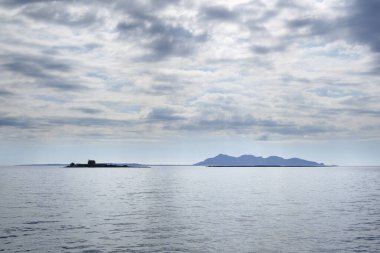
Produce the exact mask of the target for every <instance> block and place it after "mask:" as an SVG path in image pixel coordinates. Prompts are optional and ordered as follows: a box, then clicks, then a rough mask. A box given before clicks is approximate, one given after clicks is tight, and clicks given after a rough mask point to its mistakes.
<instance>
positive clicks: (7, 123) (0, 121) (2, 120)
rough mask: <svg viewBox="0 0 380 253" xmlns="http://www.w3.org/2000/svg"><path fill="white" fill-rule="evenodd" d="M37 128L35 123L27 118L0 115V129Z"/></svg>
mask: <svg viewBox="0 0 380 253" xmlns="http://www.w3.org/2000/svg"><path fill="white" fill-rule="evenodd" d="M36 126H37V122H34V121H33V120H30V119H29V118H22V117H10V116H4V115H0V128H2V127H14V128H20V129H28V128H34V127H36Z"/></svg>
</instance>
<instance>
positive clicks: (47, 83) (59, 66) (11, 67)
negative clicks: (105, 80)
mask: <svg viewBox="0 0 380 253" xmlns="http://www.w3.org/2000/svg"><path fill="white" fill-rule="evenodd" d="M3 59H4V61H5V63H3V64H2V65H0V67H2V68H3V69H4V70H7V71H9V72H11V73H12V74H13V76H14V75H21V76H24V77H27V78H30V80H33V81H34V84H35V85H36V86H38V87H43V88H52V89H57V90H61V91H76V90H84V89H85V88H86V87H85V86H84V85H82V84H78V83H75V82H73V81H71V80H69V79H68V78H67V77H66V76H67V74H68V73H70V72H72V71H73V68H72V65H71V64H70V63H68V62H66V61H64V60H59V59H57V58H52V57H45V56H33V55H20V54H12V55H3Z"/></svg>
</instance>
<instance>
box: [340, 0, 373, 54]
mask: <svg viewBox="0 0 380 253" xmlns="http://www.w3.org/2000/svg"><path fill="white" fill-rule="evenodd" d="M348 12H349V15H348V16H347V18H346V20H345V21H346V25H347V26H348V27H349V29H350V32H351V33H350V35H351V38H352V39H353V40H355V41H357V42H359V43H362V44H365V45H367V46H368V47H369V48H370V49H371V50H372V51H373V52H377V53H379V52H380V17H379V13H380V2H379V1H377V0H364V1H363V0H354V1H353V2H352V5H349V10H348Z"/></svg>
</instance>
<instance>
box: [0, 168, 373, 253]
mask: <svg viewBox="0 0 380 253" xmlns="http://www.w3.org/2000/svg"><path fill="white" fill-rule="evenodd" d="M0 252H82V253H85V252H86V253H90V252H93V253H95V252H380V167H320V168H311V167H308V168H301V167H292V168H287V167H273V168H272V167H265V168H263V167H261V168H259V167H255V168H247V167H236V168H233V167H231V168H215V167H214V168H210V167H195V166H194V167H193V166H153V167H150V168H64V167H59V166H28V167H22V166H11V167H0Z"/></svg>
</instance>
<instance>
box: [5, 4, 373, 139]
mask: <svg viewBox="0 0 380 253" xmlns="http://www.w3.org/2000/svg"><path fill="white" fill-rule="evenodd" d="M377 8H378V4H377V2H376V1H370V0H368V1H359V0H356V1H355V0H353V1H350V2H344V3H343V2H341V1H248V2H242V1H229V2H228V3H227V2H223V1H217V2H213V3H206V2H202V1H193V0H191V1H180V0H172V1H166V0H142V1H132V0H126V1H121V0H116V1H112V3H110V2H107V1H98V0H84V1H42V0H40V1H23V0H15V1H1V2H0V11H1V14H2V15H1V18H0V19H1V22H0V38H1V39H0V51H1V52H2V54H1V57H0V59H1V60H0V71H1V73H2V75H3V76H2V77H3V78H2V80H0V87H1V89H0V97H1V101H2V107H1V108H0V115H6V116H3V121H2V122H3V123H2V124H3V128H2V130H3V132H5V133H11V132H12V131H14V133H15V135H17V134H18V133H17V131H16V130H19V132H23V131H24V130H27V129H28V128H26V127H34V129H36V131H33V134H35V135H36V136H38V135H39V134H41V132H43V131H48V132H49V133H51V135H52V136H58V137H59V136H63V135H64V134H67V135H70V134H71V135H72V136H76V135H78V134H80V135H86V134H88V135H94V134H95V133H96V132H101V133H104V136H105V137H104V138H108V137H109V138H111V137H112V136H116V135H117V136H119V134H118V133H119V132H123V129H124V130H125V129H128V131H134V132H137V133H145V135H146V136H148V137H146V138H149V136H150V137H154V136H161V134H162V133H163V132H164V133H168V135H172V136H178V135H187V134H189V135H191V136H196V135H198V134H200V133H203V134H204V133H206V134H207V136H210V138H211V136H214V137H215V138H218V136H220V135H221V134H225V135H231V136H237V135H239V136H241V135H243V136H247V137H248V136H249V137H253V138H252V139H260V138H264V137H265V138H264V139H268V140H274V139H276V138H278V139H293V138H304V136H311V138H314V139H320V138H327V139H328V138H330V139H331V138H335V137H336V136H338V135H339V136H344V135H346V136H355V137H358V138H360V137H362V136H365V137H368V136H372V137H380V134H379V133H378V132H376V130H371V131H370V132H360V131H359V130H358V129H364V127H365V126H366V125H368V126H369V125H371V126H372V125H376V124H377V123H379V124H380V121H379V119H378V116H377V115H378V113H377V112H378V109H379V106H378V102H377V99H376V98H377V94H379V92H380V90H379V87H378V85H377V84H378V80H377V78H378V77H377V76H376V75H363V74H368V73H374V74H376V73H380V71H378V70H380V67H379V66H380V64H379V62H380V61H379V60H378V58H377V57H378V53H379V50H380V49H379V46H378V45H379V43H378V36H376V35H377V34H378V28H377V27H378V21H379V18H377V16H376V10H377ZM347 83H350V84H352V85H350V86H349V87H348V86H347V85H345V84H347ZM15 95H17V96H15ZM14 98H17V99H14ZM14 115H18V116H17V117H19V118H15V116H14ZM11 116H12V117H11ZM352 117H355V118H356V119H357V120H355V121H354V122H352ZM18 127H19V128H18ZM4 129H5V130H4ZM342 129H343V130H342ZM119 130H120V131H119ZM147 130H148V131H147ZM7 131H8V132H7ZM26 132H27V131H25V133H26ZM31 135H32V133H31ZM263 136H264V137H263ZM144 138H145V137H144Z"/></svg>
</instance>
